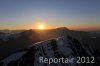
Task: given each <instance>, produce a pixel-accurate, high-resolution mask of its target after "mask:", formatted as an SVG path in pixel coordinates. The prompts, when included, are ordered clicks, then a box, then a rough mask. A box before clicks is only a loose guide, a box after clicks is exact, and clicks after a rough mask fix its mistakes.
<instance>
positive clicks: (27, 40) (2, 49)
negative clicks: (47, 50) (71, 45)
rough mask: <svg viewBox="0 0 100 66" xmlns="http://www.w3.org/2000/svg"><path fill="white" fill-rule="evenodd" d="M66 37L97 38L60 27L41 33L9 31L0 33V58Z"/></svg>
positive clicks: (92, 34)
mask: <svg viewBox="0 0 100 66" xmlns="http://www.w3.org/2000/svg"><path fill="white" fill-rule="evenodd" d="M7 32H9V31H7ZM66 35H69V36H72V37H74V38H76V39H78V40H82V39H84V38H89V37H97V36H99V35H96V34H94V33H89V32H82V31H73V30H69V29H67V28H66V27H61V28H57V29H51V30H42V31H41V30H26V31H24V30H23V31H10V32H9V33H3V32H1V33H0V57H4V56H7V55H9V54H10V53H12V52H15V51H17V50H20V49H23V48H26V47H27V46H29V45H31V44H34V43H36V42H40V41H44V40H48V39H51V38H57V37H61V36H66ZM82 42H87V41H84V40H82ZM90 42H91V41H90ZM95 42H97V41H95ZM87 43H89V42H87ZM88 45H91V44H88ZM92 46H95V44H93V45H92ZM95 47H96V48H98V47H100V46H99V43H98V44H96V46H95Z"/></svg>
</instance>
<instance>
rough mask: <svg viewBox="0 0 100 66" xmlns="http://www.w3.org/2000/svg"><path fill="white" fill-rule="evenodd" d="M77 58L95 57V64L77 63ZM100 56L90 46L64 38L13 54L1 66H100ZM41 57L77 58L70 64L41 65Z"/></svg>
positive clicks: (51, 40)
mask: <svg viewBox="0 0 100 66" xmlns="http://www.w3.org/2000/svg"><path fill="white" fill-rule="evenodd" d="M77 56H80V57H82V56H84V57H91V56H94V57H95V59H94V61H93V62H95V63H92V64H90V63H87V64H86V63H83V64H82V63H79V64H77V63H76V60H77V59H76V57H77ZM99 56H100V54H99V53H97V52H94V50H93V49H91V48H90V47H89V46H85V45H82V44H80V42H79V41H78V40H76V39H74V38H72V37H69V36H67V37H66V36H64V37H59V38H55V39H50V40H46V41H42V42H38V43H35V44H33V45H31V46H29V47H27V48H26V49H23V50H21V51H18V52H15V53H12V54H11V55H9V56H8V57H6V58H4V59H2V60H1V61H0V66H100V64H99V63H100V57H99ZM39 57H44V58H61V57H63V58H75V59H74V62H69V63H66V64H64V63H51V64H47V63H40V62H39Z"/></svg>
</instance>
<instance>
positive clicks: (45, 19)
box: [0, 0, 100, 30]
mask: <svg viewBox="0 0 100 66" xmlns="http://www.w3.org/2000/svg"><path fill="white" fill-rule="evenodd" d="M39 23H42V24H45V25H46V26H47V28H55V27H68V28H70V29H78V30H95V29H100V0H0V29H34V28H36V26H37V25H38V24H39Z"/></svg>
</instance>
